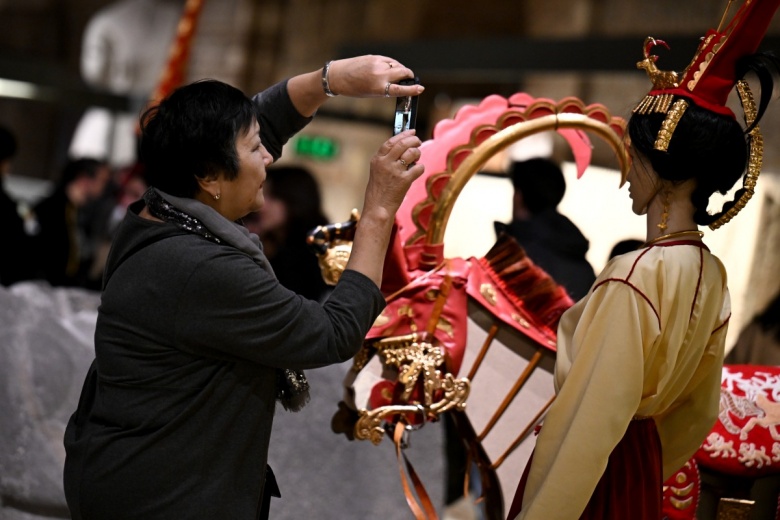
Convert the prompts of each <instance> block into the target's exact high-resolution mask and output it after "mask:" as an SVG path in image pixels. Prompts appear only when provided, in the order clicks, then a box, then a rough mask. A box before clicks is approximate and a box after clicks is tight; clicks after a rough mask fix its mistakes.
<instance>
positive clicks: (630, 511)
mask: <svg viewBox="0 0 780 520" xmlns="http://www.w3.org/2000/svg"><path fill="white" fill-rule="evenodd" d="M532 460H533V454H531V459H530V460H529V461H528V464H527V465H526V467H525V471H524V472H523V477H522V478H521V479H520V484H519V485H518V486H517V491H516V492H515V498H514V500H513V501H512V507H511V508H510V509H509V514H508V516H507V519H508V520H514V518H515V517H516V516H517V515H518V514H519V513H520V511H522V505H523V492H524V491H525V485H526V482H527V480H528V471H529V469H530V467H531V461H532ZM572 471H587V468H572ZM662 499H663V473H662V459H661V440H660V438H659V437H658V430H657V429H656V427H655V421H654V420H652V419H639V420H633V421H631V422H630V423H629V425H628V429H627V430H626V433H625V435H623V438H622V439H621V440H620V442H619V443H618V445H617V446H615V449H614V450H612V453H611V454H610V455H609V462H607V468H606V469H605V470H604V474H603V475H602V476H601V480H599V482H598V484H597V485H596V489H594V490H593V495H591V497H590V502H588V505H587V507H585V511H584V512H583V513H582V516H580V518H581V519H585V520H625V519H627V518H630V519H632V520H659V519H660V518H661V500H662Z"/></svg>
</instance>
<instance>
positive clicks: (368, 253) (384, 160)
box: [347, 130, 425, 287]
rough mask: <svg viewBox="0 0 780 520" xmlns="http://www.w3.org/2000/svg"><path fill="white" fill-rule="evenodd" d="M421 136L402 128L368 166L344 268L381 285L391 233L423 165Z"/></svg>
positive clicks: (378, 285)
mask: <svg viewBox="0 0 780 520" xmlns="http://www.w3.org/2000/svg"><path fill="white" fill-rule="evenodd" d="M420 144H422V143H421V142H420V139H418V138H417V136H416V135H414V130H407V131H406V132H401V133H400V134H398V135H395V136H393V137H391V138H390V139H388V140H387V141H385V143H384V144H383V145H382V146H380V147H379V151H377V153H376V155H374V157H373V158H372V159H371V170H370V175H369V178H368V185H367V186H366V196H365V198H364V199H363V212H362V214H361V216H360V221H359V222H358V224H357V229H356V230H355V240H354V241H353V243H352V252H351V254H350V257H349V262H348V263H347V269H353V270H355V271H358V272H360V273H363V274H364V275H366V276H367V277H369V278H370V279H371V280H373V281H374V283H376V285H377V287H381V286H382V268H383V266H384V262H385V253H386V252H387V246H388V244H389V242H390V235H391V233H392V230H393V223H394V222H395V213H396V211H398V208H399V206H401V202H403V200H404V196H405V195H406V192H407V191H408V190H409V187H410V186H411V185H412V182H414V180H415V179H417V178H418V177H419V176H420V175H422V173H423V171H424V170H425V167H424V166H423V165H422V164H415V163H416V162H417V161H418V160H419V159H420V148H419V146H420Z"/></svg>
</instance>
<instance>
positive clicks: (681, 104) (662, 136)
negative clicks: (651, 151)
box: [653, 99, 688, 152]
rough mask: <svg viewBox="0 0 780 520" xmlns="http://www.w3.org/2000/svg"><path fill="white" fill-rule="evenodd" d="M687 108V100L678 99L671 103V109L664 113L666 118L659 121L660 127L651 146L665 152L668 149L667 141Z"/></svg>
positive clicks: (670, 138)
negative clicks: (661, 121)
mask: <svg viewBox="0 0 780 520" xmlns="http://www.w3.org/2000/svg"><path fill="white" fill-rule="evenodd" d="M687 108H688V102H687V101H686V100H684V99H678V100H677V101H675V102H674V105H672V108H671V110H669V111H668V112H667V113H666V119H664V122H663V123H661V128H660V129H659V130H658V136H656V138H655V143H654V144H653V148H655V149H656V150H659V151H661V152H665V151H667V150H668V149H669V141H671V140H672V135H674V131H675V130H676V129H677V124H678V123H679V122H680V119H681V118H682V116H683V114H684V113H685V111H686V110H687Z"/></svg>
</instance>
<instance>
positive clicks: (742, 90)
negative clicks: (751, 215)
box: [710, 80, 764, 229]
mask: <svg viewBox="0 0 780 520" xmlns="http://www.w3.org/2000/svg"><path fill="white" fill-rule="evenodd" d="M737 93H739V101H740V102H741V103H742V110H744V112H745V123H747V126H748V127H749V126H750V125H752V124H753V121H755V120H756V117H757V116H758V110H757V109H756V102H755V100H754V99H753V94H752V92H750V86H749V85H748V83H747V81H745V80H739V81H738V82H737ZM749 135H750V158H749V160H748V168H747V173H746V174H745V180H744V181H743V183H742V187H743V188H744V190H745V191H744V192H742V195H741V196H740V197H739V199H738V200H737V202H736V203H735V204H734V205H733V206H732V207H731V208H730V209H729V210H728V211H727V212H726V213H724V214H723V215H721V216H720V217H719V218H718V219H717V220H716V221H715V222H713V223H712V224H710V229H718V228H719V227H721V226H722V225H723V224H725V223H727V222H728V221H730V220H731V219H733V218H734V217H735V216H737V213H739V212H740V211H742V208H744V207H745V205H746V204H747V203H748V201H749V200H750V198H751V197H752V196H753V193H754V192H755V189H756V182H757V181H758V175H759V174H760V173H761V165H762V163H763V157H764V137H763V136H762V135H761V130H760V129H759V127H758V125H756V126H754V127H753V129H752V130H751V131H750V134H749Z"/></svg>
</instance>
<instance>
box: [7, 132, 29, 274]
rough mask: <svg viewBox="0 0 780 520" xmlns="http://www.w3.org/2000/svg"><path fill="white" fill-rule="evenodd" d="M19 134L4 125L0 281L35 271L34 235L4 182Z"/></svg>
mask: <svg viewBox="0 0 780 520" xmlns="http://www.w3.org/2000/svg"><path fill="white" fill-rule="evenodd" d="M16 147H17V144H16V137H15V136H14V134H13V133H12V132H11V131H10V130H8V129H7V128H4V127H0V223H1V224H2V227H1V228H0V229H2V235H3V244H4V245H3V252H2V253H1V254H0V284H2V285H6V286H8V285H11V284H12V283H15V282H18V281H21V280H26V279H28V278H30V277H31V276H32V275H33V272H32V268H31V263H30V245H31V244H30V241H31V239H30V237H28V236H27V233H26V232H25V227H24V218H22V216H21V215H20V214H19V207H18V204H17V202H16V201H15V200H13V199H12V198H11V196H10V195H8V193H7V192H6V191H5V187H4V185H3V182H4V181H5V178H6V176H7V175H8V173H10V171H11V161H12V160H13V157H14V156H15V155H16Z"/></svg>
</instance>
